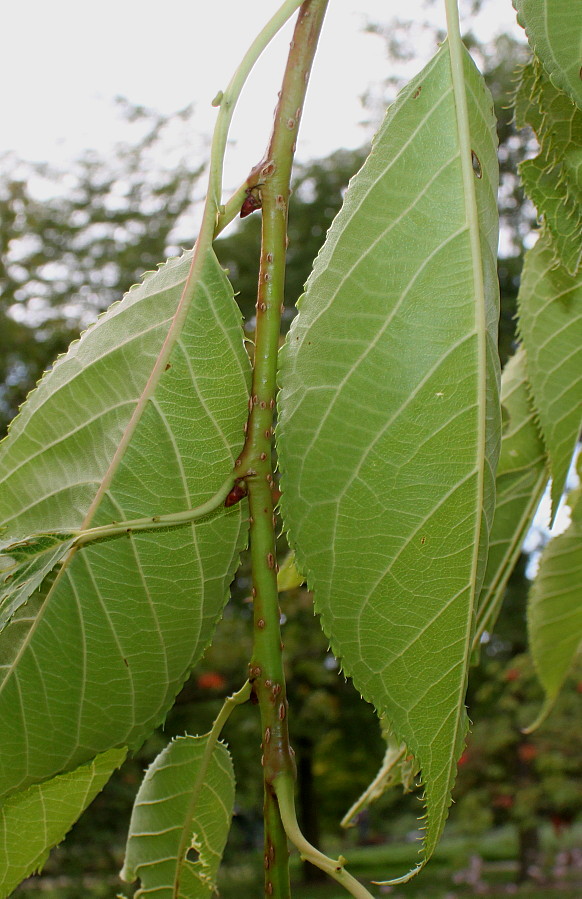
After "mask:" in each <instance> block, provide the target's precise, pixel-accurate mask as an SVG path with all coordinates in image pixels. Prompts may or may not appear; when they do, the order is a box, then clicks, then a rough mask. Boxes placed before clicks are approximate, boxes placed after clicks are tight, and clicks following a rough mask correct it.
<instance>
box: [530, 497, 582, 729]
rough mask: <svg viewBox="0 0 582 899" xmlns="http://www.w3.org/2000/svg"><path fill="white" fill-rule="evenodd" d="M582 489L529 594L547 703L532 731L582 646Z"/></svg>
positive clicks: (534, 642)
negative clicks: (581, 598)
mask: <svg viewBox="0 0 582 899" xmlns="http://www.w3.org/2000/svg"><path fill="white" fill-rule="evenodd" d="M581 496H582V488H580V487H579V488H578V489H577V490H576V491H575V492H574V494H573V495H572V496H571V498H570V500H569V502H570V507H571V512H572V520H571V522H570V524H569V526H568V528H567V529H566V530H565V531H564V533H563V534H560V535H559V536H558V537H554V538H553V539H552V540H550V542H549V543H548V545H547V546H546V548H545V550H544V552H543V554H542V557H541V560H540V567H539V571H538V573H537V576H536V579H535V581H534V582H533V585H532V587H531V590H530V594H529V601H528V630H529V640H530V647H531V653H532V656H533V660H534V663H535V666H536V669H537V672H538V675H539V678H540V680H541V682H542V686H543V688H544V690H545V692H546V701H545V703H544V705H543V708H542V710H541V713H540V715H539V717H538V719H537V721H536V722H535V723H534V724H533V725H532V727H531V728H530V730H533V729H534V728H535V727H537V725H539V724H540V723H541V722H542V721H543V720H544V718H545V717H546V715H548V713H549V712H550V711H551V709H552V706H553V704H554V702H555V700H556V698H557V696H558V693H559V692H560V688H561V686H562V684H563V683H564V680H565V678H566V675H567V674H568V672H569V670H570V668H571V667H572V664H573V662H574V660H575V658H576V656H577V655H578V653H579V652H580V649H581V648H582V603H580V595H581V593H582V499H581Z"/></svg>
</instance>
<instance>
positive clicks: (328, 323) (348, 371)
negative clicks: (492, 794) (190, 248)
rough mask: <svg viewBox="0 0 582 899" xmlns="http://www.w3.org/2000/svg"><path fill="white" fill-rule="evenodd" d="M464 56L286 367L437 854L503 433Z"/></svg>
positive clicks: (307, 455)
mask: <svg viewBox="0 0 582 899" xmlns="http://www.w3.org/2000/svg"><path fill="white" fill-rule="evenodd" d="M461 66H462V69H461V70H462V72H463V75H464V85H465V87H463V79H462V78H461V77H460V73H459V68H460V66H458V65H456V66H455V71H456V73H457V75H456V77H455V80H454V81H453V76H452V67H451V56H450V54H449V46H448V44H445V45H443V47H442V48H441V49H440V51H439V52H438V53H437V55H436V56H435V58H434V59H433V60H432V61H431V62H430V63H429V64H428V65H427V66H426V68H425V69H424V70H423V71H422V72H421V73H420V74H419V75H418V76H417V77H416V78H415V79H413V81H412V82H411V83H410V84H409V85H408V86H407V87H406V88H405V89H404V91H403V92H402V93H401V94H400V96H399V98H398V99H397V101H396V103H395V104H394V105H393V106H392V107H391V108H390V110H389V111H388V114H387V117H386V120H385V122H384V124H383V125H382V127H381V129H380V131H379V133H378V135H377V136H376V138H375V140H374V144H373V147H372V151H371V154H370V156H369V158H368V160H367V161H366V163H365V165H364V167H363V169H362V170H361V171H360V172H359V174H358V175H356V177H355V178H354V179H353V180H352V182H351V184H350V187H349V189H348V192H347V195H346V198H345V202H344V206H343V209H342V211H341V212H340V214H339V215H338V217H337V218H336V220H335V222H334V223H333V225H332V227H331V229H330V232H329V234H328V237H327V241H326V244H325V246H324V248H323V250H322V251H321V253H320V255H319V256H318V258H317V260H316V263H315V267H314V270H313V272H312V274H311V276H310V278H309V281H308V283H307V289H306V293H305V295H304V296H303V298H302V299H301V300H300V304H299V306H300V311H299V314H298V316H297V317H296V319H295V320H294V322H293V326H292V328H291V331H290V333H289V335H288V338H287V342H286V346H285V349H284V351H283V354H282V355H283V358H282V364H281V372H280V383H281V388H282V389H281V394H280V424H279V429H278V452H279V460H280V467H281V473H282V490H283V496H282V500H281V505H282V512H283V517H284V522H285V525H286V527H287V529H288V531H289V540H290V543H291V545H292V547H293V548H294V549H295V551H296V554H297V563H298V567H299V569H300V570H301V571H302V572H304V573H305V574H306V577H307V582H308V585H309V587H310V588H311V589H313V590H314V591H315V602H316V609H317V610H318V611H319V612H320V613H321V616H322V622H323V627H324V630H325V632H326V634H327V635H328V637H329V638H330V641H331V645H332V648H333V650H334V652H335V653H336V655H337V656H338V657H340V658H341V660H342V664H343V666H344V670H345V671H346V673H347V674H349V675H350V676H351V677H352V678H353V681H354V684H355V685H356V687H357V688H358V689H359V690H360V691H361V693H362V695H363V696H364V697H365V698H366V699H368V700H369V701H371V702H373V703H374V705H375V706H376V708H377V710H378V712H379V713H380V715H385V716H386V718H387V719H388V721H389V722H390V724H391V725H392V728H393V731H394V734H395V738H396V739H397V740H400V741H402V742H405V743H406V744H407V746H408V747H409V749H410V750H411V752H412V753H413V754H414V756H415V757H416V759H417V761H418V763H419V765H420V767H421V770H422V776H423V780H424V784H425V799H426V804H427V811H428V818H427V827H426V845H425V853H426V857H428V856H430V854H431V853H432V851H433V849H434V846H435V844H436V842H437V840H438V837H439V835H440V833H441V831H442V828H443V826H444V822H445V819H446V816H447V810H448V806H449V803H450V791H451V788H452V784H453V781H454V777H455V771H456V762H457V759H458V757H459V756H460V754H461V752H462V747H463V742H464V735H465V730H466V725H467V719H466V714H465V707H464V695H465V688H466V680H467V670H468V665H469V656H470V651H471V641H472V637H473V627H474V614H475V598H476V596H478V592H479V587H480V581H481V578H482V574H483V569H484V562H485V559H486V545H487V531H488V529H489V527H490V525H491V521H492V518H493V505H494V471H495V465H496V461H497V454H498V450H499V445H498V441H499V433H500V421H499V415H500V413H499V401H498V356H497V317H498V304H497V281H496V273H495V258H496V249H497V211H496V192H497V160H496V138H495V125H494V120H493V114H492V104H491V98H490V95H489V92H488V91H487V89H486V87H485V85H484V83H483V80H482V78H481V76H480V75H479V73H478V71H477V70H476V68H475V66H474V65H473V63H472V61H471V59H470V57H469V55H468V54H467V53H466V51H463V55H462V57H461ZM465 90H466V96H467V102H468V108H469V125H468V129H467V127H465V126H464V125H463V124H462V120H461V118H460V115H461V113H460V109H461V107H462V104H463V102H464V97H463V94H464V91H465ZM471 162H472V163H473V167H471ZM445 658H446V660H447V663H446V664H443V660H444V659H445Z"/></svg>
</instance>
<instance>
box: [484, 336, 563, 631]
mask: <svg viewBox="0 0 582 899" xmlns="http://www.w3.org/2000/svg"><path fill="white" fill-rule="evenodd" d="M529 391H530V387H529V384H528V383H527V378H526V371H525V352H524V350H523V349H520V350H518V351H517V353H516V354H515V356H513V357H512V358H511V359H510V360H509V362H508V363H507V365H506V366H505V368H504V370H503V375H502V376H501V402H502V404H503V408H504V410H505V412H506V415H507V418H506V423H505V429H504V432H503V437H502V440H501V453H500V456H499V465H498V466H497V477H496V479H495V485H496V493H497V499H496V503H495V517H494V519H493V527H492V529H491V534H490V538H489V555H488V558H487V568H486V569H485V577H484V579H483V587H482V588H481V594H480V596H479V603H478V607H477V628H476V631H475V638H474V645H475V647H476V646H477V644H478V642H479V639H480V637H481V635H482V634H483V631H485V630H489V629H491V628H492V627H493V625H494V624H495V621H496V619H497V615H498V613H499V609H500V606H501V603H502V601H503V595H504V591H505V586H506V584H507V581H508V579H509V576H510V574H511V572H512V571H513V568H514V566H515V563H516V562H517V559H518V556H519V553H520V552H521V547H522V544H523V541H524V538H525V535H526V533H527V531H528V529H529V527H530V525H531V522H532V520H533V517H534V515H535V512H536V509H537V507H538V505H539V502H540V500H541V498H542V495H543V492H544V489H545V487H546V484H547V482H548V470H547V465H546V455H545V451H544V445H543V442H542V439H541V435H540V432H539V429H538V427H537V425H536V422H535V415H534V412H533V408H532V404H531V398H530V395H529Z"/></svg>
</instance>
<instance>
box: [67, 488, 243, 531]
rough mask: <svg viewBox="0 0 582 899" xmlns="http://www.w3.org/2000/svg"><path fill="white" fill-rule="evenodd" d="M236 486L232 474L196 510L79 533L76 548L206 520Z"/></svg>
mask: <svg viewBox="0 0 582 899" xmlns="http://www.w3.org/2000/svg"><path fill="white" fill-rule="evenodd" d="M233 484H234V474H230V475H229V476H228V478H227V480H226V481H225V482H224V483H223V484H222V486H221V487H220V488H219V489H218V490H217V492H216V493H215V494H214V496H211V497H210V499H208V500H206V502H205V503H202V505H200V506H196V508H195V509H185V510H184V511H183V512H169V513H167V514H164V515H150V516H148V517H147V518H134V519H133V520H132V521H117V522H114V523H112V524H104V525H101V526H100V527H97V528H88V529H87V530H84V531H79V534H78V537H77V539H76V540H75V544H74V545H75V546H79V547H80V546H85V545H86V544H87V543H92V542H93V541H94V540H103V539H104V538H106V537H122V536H125V535H127V534H130V533H135V532H136V531H153V530H156V529H157V528H169V527H179V526H180V525H184V524H188V523H189V522H190V521H196V520H197V519H198V518H204V516H205V515H209V514H210V513H211V512H214V511H215V509H218V508H219V507H220V506H223V505H224V501H225V499H226V497H227V496H228V494H229V493H230V491H231V489H232V486H233Z"/></svg>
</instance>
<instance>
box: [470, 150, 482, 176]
mask: <svg viewBox="0 0 582 899" xmlns="http://www.w3.org/2000/svg"><path fill="white" fill-rule="evenodd" d="M471 162H472V163H473V171H474V172H475V174H476V176H477V178H482V177H483V172H482V171H481V163H480V162H479V157H478V156H477V154H476V153H475V151H474V150H471Z"/></svg>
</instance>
